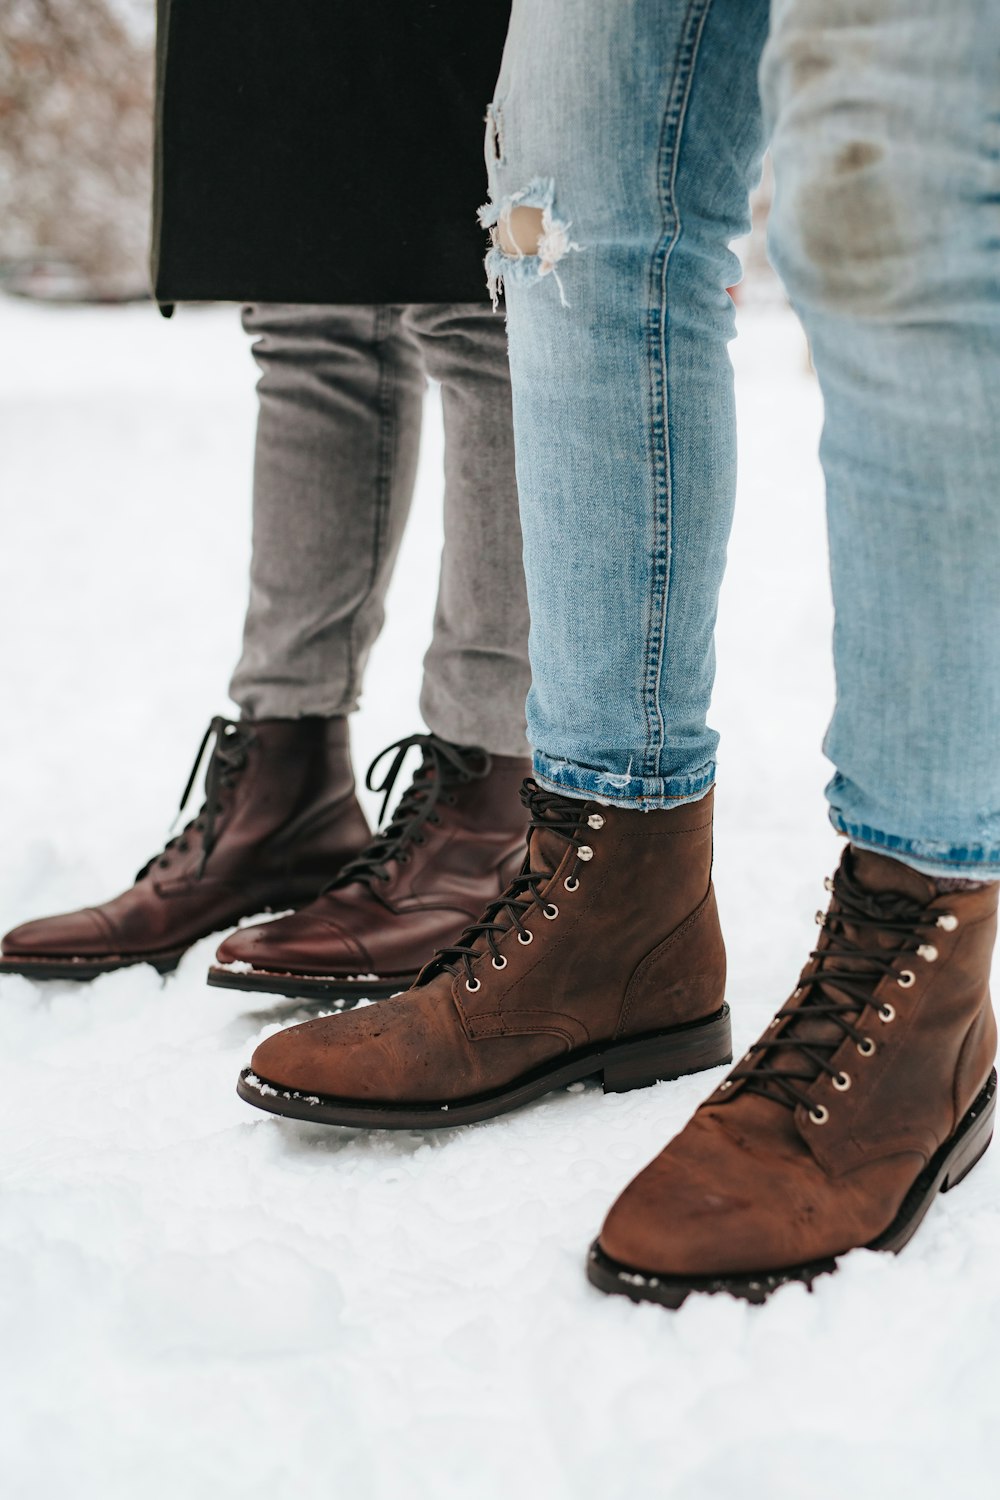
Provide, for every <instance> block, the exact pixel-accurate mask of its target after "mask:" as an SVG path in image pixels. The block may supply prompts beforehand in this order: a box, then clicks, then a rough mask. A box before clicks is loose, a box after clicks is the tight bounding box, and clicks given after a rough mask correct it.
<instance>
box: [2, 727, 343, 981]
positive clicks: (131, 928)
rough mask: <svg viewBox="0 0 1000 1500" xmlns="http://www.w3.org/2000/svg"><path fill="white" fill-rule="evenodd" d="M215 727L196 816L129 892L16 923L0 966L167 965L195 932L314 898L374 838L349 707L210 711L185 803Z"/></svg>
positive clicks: (78, 972) (42, 972)
mask: <svg viewBox="0 0 1000 1500" xmlns="http://www.w3.org/2000/svg"><path fill="white" fill-rule="evenodd" d="M211 738H214V746H213V749H212V755H211V758H210V760H209V762H208V769H207V771H206V775H205V802H204V806H203V807H202V809H201V811H200V812H199V814H198V816H197V817H196V818H194V819H193V820H192V821H191V822H190V823H188V825H187V827H186V828H185V829H184V831H183V832H182V833H180V834H179V835H178V836H177V837H176V838H174V839H171V840H170V842H169V843H168V844H167V846H166V848H165V849H164V850H163V853H162V854H160V855H158V856H157V857H155V858H153V859H151V860H150V861H149V863H148V864H147V865H145V866H144V868H143V869H141V870H140V871H139V874H138V875H137V876H136V880H135V884H134V885H133V886H132V887H131V888H130V889H129V890H127V891H125V892H124V894H123V895H121V896H116V897H115V899H114V900H112V901H106V902H104V904H103V905H101V906H91V907H87V908H85V909H84V910H83V911H74V912H68V913H67V914H66V915H65V916H58V917H45V918H42V919H41V920H40V921H36V922H26V923H25V924H24V926H22V927H16V928H15V929H14V931H13V932H9V933H8V934H7V936H6V937H5V938H4V939H3V944H2V957H0V974H27V975H29V976H30V977H31V978H33V979H93V978H94V977H95V975H97V974H103V973H106V972H107V971H108V970H109V969H120V968H124V967H126V966H127V965H129V964H137V963H148V964H152V965H153V966H154V967H155V968H157V969H159V970H160V972H161V973H166V972H167V971H169V970H170V969H173V968H176V966H177V964H178V963H179V961H180V959H181V956H182V954H183V953H184V951H185V950H186V949H187V948H189V947H190V946H191V944H192V943H194V942H196V941H197V940H198V939H199V938H202V937H206V936H207V935H208V934H209V933H212V932H218V931H219V929H220V928H222V927H231V926H232V925H233V923H234V922H237V921H238V920H239V919H240V918H241V917H245V916H252V915H253V914H254V913H256V912H261V911H266V910H282V909H284V908H287V907H290V906H300V905H302V904H304V903H305V902H306V901H310V900H311V899H312V898H313V896H315V894H316V892H317V891H318V890H319V889H320V888H321V887H322V885H323V883H324V882H325V881H327V880H329V878H330V876H331V874H333V873H335V872H336V871H337V870H338V869H339V868H340V867H341V866H342V865H343V864H344V862H345V861H346V860H348V859H350V858H352V857H353V856H354V855H355V854H357V852H358V850H359V849H360V848H362V847H363V846H364V844H365V843H366V842H367V840H368V838H369V837H370V835H369V832H368V824H367V823H366V821H365V817H364V814H363V813H362V811H361V808H360V807H359V805H358V802H357V798H356V796H355V793H354V776H353V773H352V770H351V757H350V749H349V745H348V734H347V720H346V719H343V718H337V719H321V718H305V719H260V720H257V721H255V722H252V723H250V722H241V723H238V724H234V723H231V722H229V721H228V720H226V719H219V718H216V719H213V720H212V723H211V725H210V726H209V729H208V731H207V733H206V735H205V738H204V740H203V741H202V744H201V749H200V750H199V752H198V756H197V758H196V760H195V764H194V768H193V769H192V772H191V776H190V778H189V780H188V785H187V787H186V788H185V792H184V796H183V797H182V798H181V810H182V811H183V809H184V807H185V806H186V805H187V800H188V797H189V796H190V793H191V789H192V787H193V785H194V782H195V778H196V776H197V774H198V769H199V766H200V764H201V761H202V757H203V756H204V753H205V750H206V748H207V746H208V742H209V739H211Z"/></svg>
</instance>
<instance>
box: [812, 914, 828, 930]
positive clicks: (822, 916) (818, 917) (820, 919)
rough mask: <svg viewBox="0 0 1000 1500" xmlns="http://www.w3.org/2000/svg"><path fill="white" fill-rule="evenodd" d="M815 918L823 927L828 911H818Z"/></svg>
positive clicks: (817, 923) (818, 924) (818, 925)
mask: <svg viewBox="0 0 1000 1500" xmlns="http://www.w3.org/2000/svg"><path fill="white" fill-rule="evenodd" d="M813 920H814V921H815V923H816V926H817V927H822V926H823V923H824V922H825V921H826V912H825V911H818V912H817V913H816V916H815V917H814V919H813Z"/></svg>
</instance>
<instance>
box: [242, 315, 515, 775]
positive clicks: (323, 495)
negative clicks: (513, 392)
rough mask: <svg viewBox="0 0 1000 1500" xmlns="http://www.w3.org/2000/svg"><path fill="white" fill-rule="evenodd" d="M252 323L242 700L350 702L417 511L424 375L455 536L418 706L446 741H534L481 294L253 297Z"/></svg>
mask: <svg viewBox="0 0 1000 1500" xmlns="http://www.w3.org/2000/svg"><path fill="white" fill-rule="evenodd" d="M243 323H244V327H245V328H246V330H247V332H248V333H250V334H253V335H254V337H255V340H256V342H255V344H254V355H255V357H256V359H257V363H258V364H259V366H260V370H261V378H260V381H259V384H258V387H257V390H258V396H259V401H260V407H259V415H258V420H257V448H256V457H255V462H254V491H253V561H252V564H251V570H250V602H249V607H248V609H247V616H246V624H245V627H244V633H243V654H242V657H241V659H240V662H239V665H238V666H237V668H236V671H235V673H234V676H233V680H232V684H231V687H230V695H231V697H232V698H233V701H234V702H236V703H238V704H239V706H240V708H241V710H242V711H243V713H244V714H245V715H246V716H247V717H249V718H256V719H265V718H298V717H301V716H302V715H304V714H321V715H324V716H332V715H336V714H346V713H350V712H351V711H352V710H353V709H354V708H356V707H357V702H358V695H359V692H360V690H361V683H362V677H363V673H364V668H365V663H366V661H367V658H368V653H369V651H370V649H371V646H372V644H373V642H374V640H375V637H376V636H377V635H378V632H379V630H380V628H381V625H382V620H383V615H384V602H385V593H386V589H387V587H388V584H389V579H390V577H391V574H392V569H393V566H394V564H395V561H396V555H397V553H398V551H399V544H400V542H401V540H402V536H403V528H404V526H405V525H406V518H407V515H408V514H409V509H410V500H411V498H412V495H413V485H414V480H415V478H416V469H417V454H418V449H419V446H420V427H421V420H422V415H423V399H424V389H425V386H426V383H427V382H426V377H427V375H431V376H433V377H434V378H435V379H437V380H439V381H440V382H441V398H442V406H443V408H444V432H445V462H444V533H445V538H444V552H443V554H442V558H441V572H440V578H439V582H438V595H437V609H436V612H435V617H434V634H433V638H432V641H431V645H430V649H429V650H428V652H427V655H426V657H425V658H424V675H423V686H422V691H421V696H420V710H421V713H422V714H423V716H424V720H425V722H426V723H427V725H428V727H429V728H430V729H431V730H432V731H433V732H434V733H435V734H439V735H441V736H442V737H443V738H444V739H446V740H451V741H453V742H455V743H457V744H463V745H481V746H482V747H483V748H484V749H486V750H489V751H490V752H492V753H493V754H494V755H524V754H526V753H527V745H526V741H525V737H524V698H525V694H526V692H527V690H528V680H529V669H528V601H527V598H526V596H525V588H524V571H523V568H522V565H521V529H520V525H519V523H518V514H517V485H516V482H515V478H514V431H513V426H512V421H511V409H510V372H509V369H508V365H507V340H506V335H505V333H504V328H503V322H502V320H501V319H499V318H497V317H495V316H494V315H493V313H492V312H491V310H490V306H489V303H488V302H487V301H486V299H485V297H484V298H483V301H482V303H481V304H480V303H474V304H466V303H457V304H438V303H434V304H427V305H417V304H413V305H406V306H398V307H397V306H388V305H382V304H380V305H378V306H349V307H348V306H337V307H322V306H321V307H316V306H290V305H287V304H279V303H255V304H253V305H251V306H249V307H247V308H246V309H245V310H244V314H243ZM424 583H425V584H426V586H427V587H428V588H429V587H431V586H432V585H433V579H431V578H428V579H426V580H424Z"/></svg>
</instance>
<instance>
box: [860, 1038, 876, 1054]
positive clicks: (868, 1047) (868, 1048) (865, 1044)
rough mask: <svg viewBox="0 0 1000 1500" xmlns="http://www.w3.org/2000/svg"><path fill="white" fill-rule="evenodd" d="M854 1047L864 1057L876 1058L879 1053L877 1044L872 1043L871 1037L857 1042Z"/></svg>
mask: <svg viewBox="0 0 1000 1500" xmlns="http://www.w3.org/2000/svg"><path fill="white" fill-rule="evenodd" d="M854 1045H855V1046H856V1047H857V1049H858V1051H859V1052H860V1053H861V1056H862V1057H874V1056H875V1053H876V1052H877V1051H878V1048H877V1047H876V1046H875V1043H874V1042H873V1041H872V1039H871V1037H870V1036H866V1037H863V1038H862V1039H861V1041H860V1042H855V1044H854Z"/></svg>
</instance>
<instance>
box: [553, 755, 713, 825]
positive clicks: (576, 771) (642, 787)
mask: <svg viewBox="0 0 1000 1500" xmlns="http://www.w3.org/2000/svg"><path fill="white" fill-rule="evenodd" d="M533 771H534V777H535V780H536V781H537V782H538V784H539V785H540V786H544V787H545V789H546V790H547V791H550V792H558V793H560V794H561V795H562V796H566V797H582V798H584V799H585V800H587V801H589V802H601V803H604V804H605V805H607V806H609V807H633V808H635V809H636V811H638V812H656V811H658V810H660V809H664V808H668V807H679V806H680V805H681V804H682V803H684V802H700V801H701V799H702V797H704V796H706V794H707V793H708V792H710V791H711V789H712V787H713V786H714V785H715V765H714V764H711V765H708V766H706V767H705V769H704V771H703V772H701V773H700V774H698V775H695V776H673V777H667V776H616V775H613V774H612V773H611V772H609V771H598V770H594V769H592V768H590V767H585V766H580V765H576V764H573V763H571V762H570V761H565V760H554V759H551V758H550V757H549V756H547V755H543V754H542V752H541V751H540V750H536V751H535V754H534V763H533Z"/></svg>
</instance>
